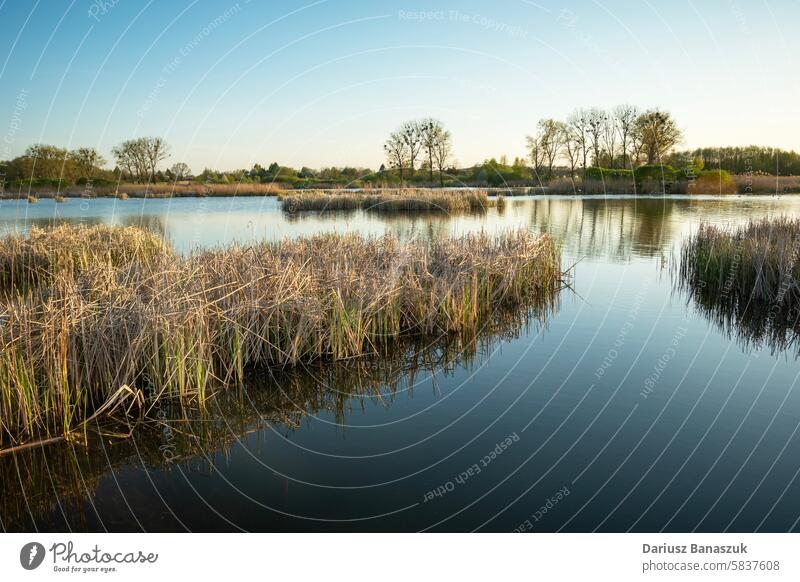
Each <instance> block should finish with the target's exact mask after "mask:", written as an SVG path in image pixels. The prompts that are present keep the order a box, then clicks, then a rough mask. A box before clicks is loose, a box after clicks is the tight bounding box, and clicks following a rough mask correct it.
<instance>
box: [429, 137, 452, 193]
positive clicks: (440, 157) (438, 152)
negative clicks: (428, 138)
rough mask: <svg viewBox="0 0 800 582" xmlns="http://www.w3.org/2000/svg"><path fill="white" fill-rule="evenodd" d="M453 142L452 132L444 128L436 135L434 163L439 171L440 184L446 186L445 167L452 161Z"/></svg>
mask: <svg viewBox="0 0 800 582" xmlns="http://www.w3.org/2000/svg"><path fill="white" fill-rule="evenodd" d="M452 150H453V146H452V142H451V137H450V132H449V131H447V130H446V129H444V128H442V129H441V131H439V132H438V133H437V135H436V140H435V141H434V144H433V163H434V164H436V169H437V170H438V171H439V186H441V187H444V169H445V167H446V166H447V164H448V162H449V161H450V156H451V155H452Z"/></svg>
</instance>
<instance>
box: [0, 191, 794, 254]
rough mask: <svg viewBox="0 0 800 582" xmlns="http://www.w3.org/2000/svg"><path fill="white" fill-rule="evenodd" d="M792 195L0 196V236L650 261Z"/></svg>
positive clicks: (779, 209) (775, 208) (773, 208)
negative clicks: (311, 201) (364, 241)
mask: <svg viewBox="0 0 800 582" xmlns="http://www.w3.org/2000/svg"><path fill="white" fill-rule="evenodd" d="M798 208H800V198H799V197H793V196H784V197H782V198H774V197H748V198H741V197H731V196H727V197H680V196H676V197H660V198H659V197H638V198H636V197H629V196H625V197H622V196H608V197H588V198H577V197H568V196H564V197H558V196H553V197H510V198H506V199H505V204H503V205H501V207H500V208H497V207H492V208H489V209H487V210H486V211H485V212H477V213H466V214H457V215H452V216H449V215H446V214H442V213H425V212H418V213H370V212H364V211H362V210H354V211H353V210H347V211H330V212H299V213H285V212H282V211H281V209H280V203H279V202H278V201H277V200H276V199H275V198H274V197H264V198H254V197H246V198H179V199H173V200H169V199H149V200H145V199H130V200H126V201H120V200H115V199H102V198H98V199H90V200H69V201H67V202H66V203H64V204H56V203H54V202H53V201H52V200H41V201H40V202H39V203H38V204H33V205H29V204H28V203H27V202H25V201H16V200H13V201H12V200H6V201H2V202H0V233H3V232H11V231H24V230H26V229H27V228H29V227H30V226H31V225H33V224H35V225H37V226H40V227H43V226H48V225H52V224H59V223H64V222H83V223H87V224H98V223H108V224H124V225H140V226H145V227H147V228H151V229H152V230H154V231H156V232H159V233H162V234H163V235H164V236H165V237H167V238H169V239H170V240H171V241H172V242H173V244H174V246H175V248H176V249H178V250H179V251H186V250H188V249H191V248H194V247H197V246H214V245H219V244H226V243H230V242H232V241H234V240H236V241H246V240H252V239H265V240H280V239H283V238H286V237H297V236H304V235H305V236H307V235H311V234H315V233H320V232H342V231H358V232H361V233H364V234H367V235H381V234H384V233H386V232H390V233H392V234H395V235H397V236H399V237H401V238H405V237H411V236H429V237H442V236H449V235H453V234H463V233H465V232H475V231H485V232H489V233H492V232H499V231H503V230H508V229H512V228H520V227H527V228H530V229H532V230H535V231H537V232H549V233H551V234H553V235H554V236H556V237H558V238H559V240H561V241H562V243H563V246H564V250H565V252H566V253H567V255H568V257H572V258H573V259H575V258H582V257H588V258H593V257H597V258H603V259H605V260H609V261H613V262H627V261H630V260H631V259H632V258H634V257H643V258H658V257H661V256H665V255H668V254H669V252H670V249H671V247H672V246H673V245H674V244H675V243H676V242H679V241H680V240H681V239H682V238H683V237H684V236H686V235H687V234H688V233H689V232H691V231H692V229H693V228H695V226H696V224H697V223H698V222H699V220H700V219H703V220H706V221H709V222H712V223H731V222H741V221H743V220H748V219H750V218H760V217H764V216H772V215H780V214H787V213H792V212H795V211H796V210H797V209H798Z"/></svg>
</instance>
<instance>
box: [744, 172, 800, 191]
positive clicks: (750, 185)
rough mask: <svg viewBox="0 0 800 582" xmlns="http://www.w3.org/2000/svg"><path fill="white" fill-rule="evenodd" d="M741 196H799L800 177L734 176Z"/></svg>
mask: <svg viewBox="0 0 800 582" xmlns="http://www.w3.org/2000/svg"><path fill="white" fill-rule="evenodd" d="M733 179H734V180H735V181H736V184H737V186H738V190H739V193H740V194H773V195H776V194H798V193H800V176H763V175H749V174H736V175H734V176H733Z"/></svg>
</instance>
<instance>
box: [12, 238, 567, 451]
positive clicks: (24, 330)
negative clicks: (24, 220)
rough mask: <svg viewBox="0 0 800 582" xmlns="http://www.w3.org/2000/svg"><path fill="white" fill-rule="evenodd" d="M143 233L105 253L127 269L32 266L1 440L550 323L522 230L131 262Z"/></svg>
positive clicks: (18, 307)
mask: <svg viewBox="0 0 800 582" xmlns="http://www.w3.org/2000/svg"><path fill="white" fill-rule="evenodd" d="M65 229H66V230H65V231H61V232H60V233H58V234H56V235H54V236H55V237H56V238H57V239H58V238H59V237H61V238H64V237H65V236H66V235H67V234H68V232H67V230H69V229H68V228H66V227H65ZM125 230H127V229H125ZM133 230H136V229H133ZM80 236H81V233H78V234H77V235H75V237H74V239H77V238H80ZM148 236H149V235H147V234H146V233H144V232H141V231H139V235H138V236H137V237H126V236H122V237H117V238H113V237H114V235H113V234H112V235H111V240H113V241H114V242H112V243H108V244H111V245H113V246H117V247H125V248H123V249H120V248H116V249H114V250H112V251H109V250H108V249H107V248H106V252H107V253H110V254H111V256H120V257H131V256H133V257H135V258H136V260H134V261H133V262H125V261H114V260H106V258H107V255H105V254H103V253H96V254H97V255H99V256H100V257H101V258H103V259H104V260H100V261H98V262H97V263H96V264H95V263H92V264H90V265H88V266H86V265H83V264H82V266H83V267H86V268H60V265H61V262H60V261H61V259H58V258H57V259H49V260H45V259H41V260H40V264H41V265H42V266H37V268H36V269H37V270H39V269H41V270H45V272H46V265H55V268H54V269H53V271H54V272H52V273H50V274H49V276H48V277H41V276H40V277H38V280H39V281H43V280H45V279H47V280H49V281H50V283H49V284H48V285H46V286H44V285H40V286H39V287H37V288H36V290H35V291H31V292H30V293H27V294H25V295H22V294H17V295H13V296H9V297H7V298H6V299H5V300H4V301H3V302H1V303H0V320H2V327H0V347H2V352H0V394H1V395H2V397H0V423H2V426H0V438H6V437H10V438H11V439H12V440H16V439H19V438H23V439H24V438H31V437H32V436H33V435H42V434H52V433H53V431H61V432H62V434H63V433H66V432H68V431H70V430H72V429H74V428H75V427H77V426H80V423H82V422H84V421H85V420H86V419H88V418H92V417H94V416H95V415H97V414H98V411H100V412H106V411H112V410H113V409H115V408H116V407H118V406H126V407H128V406H131V405H133V404H134V403H141V401H142V400H143V399H144V397H145V395H147V398H148V399H150V400H151V401H153V400H157V399H159V398H173V397H179V398H181V399H187V400H188V401H190V402H197V401H200V402H202V401H204V400H205V399H206V398H207V397H208V395H209V394H210V393H211V391H213V390H215V389H217V388H221V387H227V386H236V385H239V384H241V383H242V382H244V380H245V378H246V375H247V374H248V370H251V369H253V368H255V367H262V366H273V365H280V366H284V365H292V364H298V363H305V362H312V361H318V360H323V361H333V360H346V359H350V358H356V357H361V356H369V355H379V354H381V353H385V352H386V351H388V350H390V349H391V348H392V346H393V345H394V344H395V343H396V342H398V340H402V339H404V338H409V337H425V336H443V335H447V334H461V333H474V332H475V330H476V329H479V328H481V327H482V326H491V325H493V323H494V321H495V319H496V318H497V317H498V314H499V313H501V312H503V311H504V310H509V309H511V310H513V309H521V308H523V307H525V308H528V309H530V310H532V311H533V312H534V313H535V314H537V315H538V316H539V317H544V315H545V314H546V313H547V312H548V310H549V309H550V308H551V307H552V305H553V301H554V299H555V296H556V293H557V291H558V289H559V287H560V283H561V275H562V273H561V270H560V256H559V251H558V249H557V246H556V244H555V243H554V241H553V240H552V239H551V238H549V237H547V236H542V237H537V236H534V235H532V234H530V233H528V232H515V233H511V234H507V235H504V236H501V237H497V238H492V237H487V236H485V235H470V236H465V237H461V238H456V239H449V240H442V241H435V242H408V243H401V242H399V241H398V240H397V239H395V238H392V237H388V236H387V237H383V238H379V239H370V238H363V237H361V236H356V235H324V236H316V237H313V238H309V239H300V240H295V241H284V242H283V243H280V244H276V245H272V244H266V243H265V244H257V245H253V246H235V247H232V248H226V249H218V250H211V251H205V252H200V253H197V254H194V255H191V256H188V257H177V256H174V255H173V254H172V253H169V252H164V253H160V254H158V255H157V256H155V257H153V260H150V261H147V260H141V261H140V260H138V258H139V257H141V256H142V255H141V254H140V251H139V250H138V245H139V241H140V239H141V238H147V237H148ZM41 237H44V238H45V239H46V238H47V235H46V234H44V235H41V236H40V237H39V240H38V244H39V245H41V246H43V247H45V248H51V249H58V248H60V245H56V244H52V243H50V242H49V241H47V242H45V241H42V240H41ZM67 238H69V237H67ZM21 244H22V243H20V242H19V241H17V242H16V243H15V244H12V245H11V249H12V251H14V250H15V249H17V248H18V247H19V246H20V245H21ZM87 244H91V241H87ZM108 244H107V245H106V246H108ZM99 246H103V245H99ZM73 252H76V253H78V255H79V257H80V258H83V257H85V256H87V251H73ZM72 260H74V259H72ZM12 264H13V262H12Z"/></svg>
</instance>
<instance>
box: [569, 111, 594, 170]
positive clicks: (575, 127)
mask: <svg viewBox="0 0 800 582" xmlns="http://www.w3.org/2000/svg"><path fill="white" fill-rule="evenodd" d="M587 118H588V115H587V112H586V111H585V110H583V109H578V110H576V111H574V112H573V113H572V114H571V115H570V116H569V117H568V118H567V126H568V127H569V129H570V136H571V137H572V139H573V140H574V144H575V147H576V148H577V149H578V151H579V152H580V159H581V167H582V168H583V179H584V180H585V179H586V160H587V157H588V151H589V124H588V122H587Z"/></svg>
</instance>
